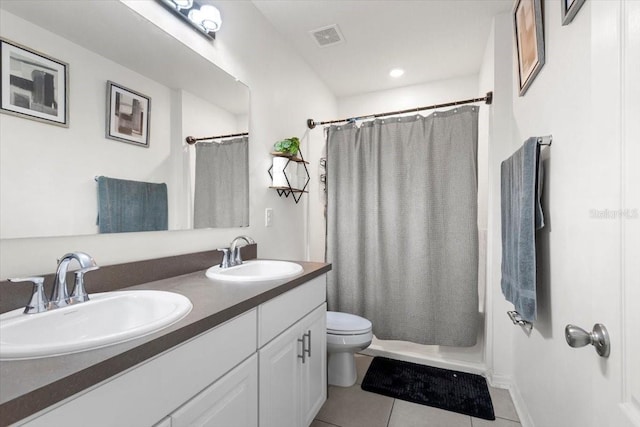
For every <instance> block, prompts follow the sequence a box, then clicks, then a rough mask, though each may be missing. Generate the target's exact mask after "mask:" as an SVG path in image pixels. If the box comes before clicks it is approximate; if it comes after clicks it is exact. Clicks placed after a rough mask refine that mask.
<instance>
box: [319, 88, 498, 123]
mask: <svg viewBox="0 0 640 427" xmlns="http://www.w3.org/2000/svg"><path fill="white" fill-rule="evenodd" d="M483 101H484V103H485V104H487V105H488V104H491V102H492V101H493V92H487V95H486V96H484V97H482V98H473V99H465V100H464V101H453V102H446V103H444V104H435V105H429V106H427V107H417V108H409V109H407V110H399V111H391V112H388V113H378V114H370V115H368V116H362V117H350V118H348V119H339V120H329V121H326V122H316V121H314V120H313V119H307V126H308V127H309V129H313V128H315V127H316V126H317V125H328V124H331V123H342V122H351V121H355V120H363V119H375V118H377V117H384V116H394V115H396V114H404V113H415V112H418V111H422V110H433V109H434V108H444V107H454V106H456V105H464V104H472V103H474V102H483Z"/></svg>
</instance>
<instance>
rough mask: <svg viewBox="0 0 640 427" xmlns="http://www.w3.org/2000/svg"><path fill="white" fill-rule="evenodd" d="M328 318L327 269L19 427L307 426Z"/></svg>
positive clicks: (321, 374) (316, 401) (317, 390)
mask: <svg viewBox="0 0 640 427" xmlns="http://www.w3.org/2000/svg"><path fill="white" fill-rule="evenodd" d="M325 319H326V276H325V275H324V274H323V275H321V276H319V277H316V278H314V279H312V280H309V281H308V282H306V283H303V284H301V285H299V286H297V287H295V288H293V289H291V290H289V291H287V292H285V293H283V294H281V295H278V296H276V297H274V298H272V299H270V300H268V301H266V302H264V303H262V304H260V305H258V306H257V307H256V308H253V309H251V310H249V311H247V312H245V313H244V314H241V315H239V316H237V317H235V318H234V319H231V320H229V321H227V322H225V323H223V324H221V325H219V326H217V327H215V328H213V329H211V330H209V331H206V332H204V333H202V334H200V335H198V336H196V337H194V338H192V339H190V340H189V341H187V342H185V343H183V344H180V345H178V346H176V347H174V348H172V349H170V350H168V351H166V352H164V353H162V354H160V355H158V356H156V357H154V358H152V359H150V360H148V361H146V362H144V363H141V364H140V365H137V366H135V367H133V368H131V369H129V370H127V371H125V372H123V373H122V374H120V375H117V376H115V377H113V378H111V379H109V380H106V381H104V382H102V383H100V384H98V385H96V386H94V387H93V388H91V389H89V390H87V391H85V392H82V393H79V394H77V395H75V396H72V397H71V398H69V399H67V400H66V401H64V402H61V403H60V404H58V405H57V406H56V407H54V408H51V409H48V410H45V411H42V412H41V413H39V414H37V416H32V417H30V418H28V419H25V420H22V421H20V422H18V423H17V424H16V425H26V426H65V427H73V426H82V427H86V426H88V425H91V427H101V426H104V427H112V426H155V427H187V426H212V427H213V426H224V427H258V425H259V426H260V427H269V426H272V427H307V426H309V425H310V424H311V422H312V421H313V418H314V417H315V415H316V414H317V412H318V411H319V410H320V407H321V406H322V404H323V403H324V401H325V400H326V391H327V385H326V384H327V383H326V365H327V363H326V329H325V328H326V320H325Z"/></svg>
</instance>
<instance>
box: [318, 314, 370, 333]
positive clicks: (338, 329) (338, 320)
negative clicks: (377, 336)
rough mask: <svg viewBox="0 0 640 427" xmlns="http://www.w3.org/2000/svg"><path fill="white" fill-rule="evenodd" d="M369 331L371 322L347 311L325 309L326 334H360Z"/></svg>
mask: <svg viewBox="0 0 640 427" xmlns="http://www.w3.org/2000/svg"><path fill="white" fill-rule="evenodd" d="M370 332H371V322H370V321H369V320H367V319H365V318H363V317H360V316H356V315H354V314H349V313H339V312H335V311H327V334H331V335H362V334H368V333H370Z"/></svg>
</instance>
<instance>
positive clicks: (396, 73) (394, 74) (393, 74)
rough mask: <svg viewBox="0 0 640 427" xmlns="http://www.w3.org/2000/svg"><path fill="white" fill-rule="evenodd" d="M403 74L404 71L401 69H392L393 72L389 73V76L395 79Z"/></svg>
mask: <svg viewBox="0 0 640 427" xmlns="http://www.w3.org/2000/svg"><path fill="white" fill-rule="evenodd" d="M403 74H404V70H403V69H402V68H394V69H393V70H391V71H389V75H390V76H391V77H393V78H396V79H397V78H398V77H400V76H402V75H403Z"/></svg>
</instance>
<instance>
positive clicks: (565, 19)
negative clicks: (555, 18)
mask: <svg viewBox="0 0 640 427" xmlns="http://www.w3.org/2000/svg"><path fill="white" fill-rule="evenodd" d="M583 4H584V0H560V5H561V6H562V25H567V24H569V23H570V22H571V21H573V18H575V16H576V15H577V14H578V11H579V10H580V8H581V7H582V5H583Z"/></svg>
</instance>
